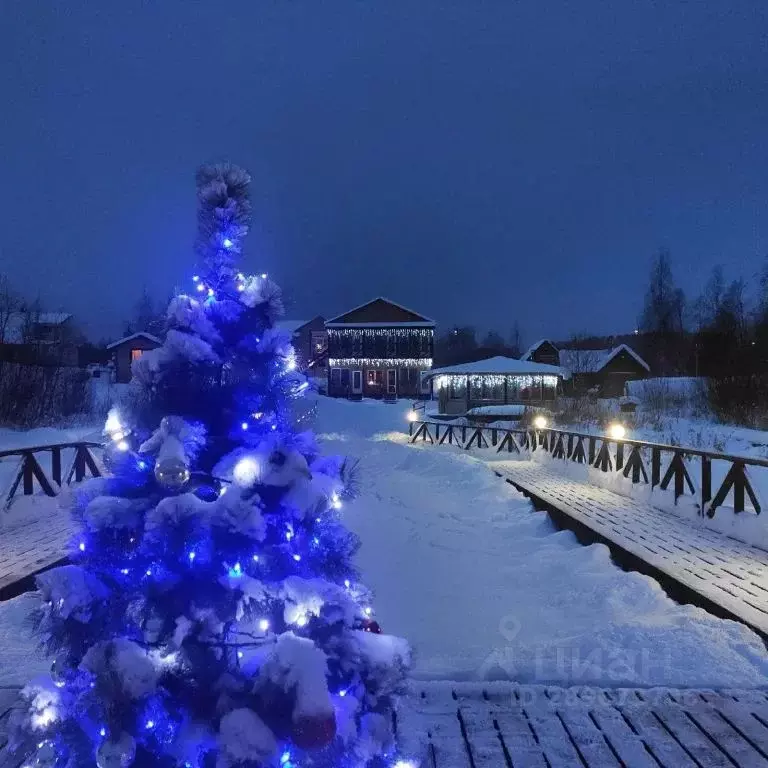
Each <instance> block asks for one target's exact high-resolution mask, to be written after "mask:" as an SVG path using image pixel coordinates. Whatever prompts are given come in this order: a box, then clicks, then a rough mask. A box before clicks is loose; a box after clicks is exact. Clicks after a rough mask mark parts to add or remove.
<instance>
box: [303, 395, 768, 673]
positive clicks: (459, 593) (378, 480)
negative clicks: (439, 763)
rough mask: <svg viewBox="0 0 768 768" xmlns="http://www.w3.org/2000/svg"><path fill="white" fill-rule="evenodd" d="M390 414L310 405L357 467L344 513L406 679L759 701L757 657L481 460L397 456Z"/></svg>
mask: <svg viewBox="0 0 768 768" xmlns="http://www.w3.org/2000/svg"><path fill="white" fill-rule="evenodd" d="M403 414H404V412H403V409H402V408H401V407H398V406H391V405H384V404H379V403H368V402H363V403H349V402H345V401H332V400H327V399H323V400H321V403H320V415H319V418H318V422H319V423H318V431H320V432H324V431H325V432H327V433H328V437H327V439H326V440H325V450H327V451H339V452H344V453H348V454H350V455H353V456H357V457H359V458H360V459H361V473H362V475H361V480H362V482H361V488H362V493H361V496H360V498H359V499H358V500H357V501H356V502H354V503H353V504H350V505H349V506H348V507H347V508H346V511H345V515H346V520H347V523H348V525H349V526H350V527H351V528H352V529H353V530H355V531H356V532H357V533H358V534H359V535H360V537H361V539H362V542H363V546H362V549H361V551H360V554H359V563H360V566H361V568H362V570H363V572H364V578H365V579H366V580H367V582H368V583H369V585H370V586H372V587H373V588H374V590H375V592H376V602H375V606H376V609H377V617H378V618H379V620H380V621H381V623H382V625H383V627H384V629H385V631H387V632H393V633H396V634H400V635H403V636H405V637H407V638H408V639H409V640H410V641H411V643H412V645H413V647H414V650H415V666H414V675H415V676H416V677H419V678H440V677H443V678H450V679H476V678H507V677H508V678H511V679H515V680H517V681H520V682H539V683H549V682H560V683H574V684H591V683H594V684H601V685H624V684H626V685H669V686H705V687H706V686H711V687H729V686H730V687H749V686H765V685H768V656H766V652H765V648H764V646H763V643H762V641H761V640H760V639H759V638H758V637H757V636H756V635H755V634H754V633H753V632H751V631H750V630H748V629H746V628H745V627H743V626H742V625H740V624H738V623H736V622H731V621H723V620H721V619H717V618H715V617H713V616H711V615H710V614H708V613H706V612H705V611H703V610H701V609H699V608H695V607H692V606H680V605H677V604H676V603H674V602H673V601H672V600H670V599H669V598H667V597H666V595H665V593H664V592H663V591H662V590H661V588H660V587H659V586H658V584H657V583H656V582H655V581H654V580H653V579H650V578H648V577H646V576H642V575H640V574H638V573H625V572H624V571H622V570H620V569H619V568H617V567H616V566H615V565H614V564H613V563H612V562H611V560H610V556H609V552H608V549H607V548H606V547H605V546H603V545H592V546H589V547H583V546H581V545H580V544H578V542H577V541H576V538H575V536H574V535H573V534H572V533H570V532H568V531H560V532H558V531H556V529H555V527H554V526H553V524H552V523H551V522H550V520H549V518H548V517H547V516H546V515H545V514H542V513H538V512H535V511H534V510H533V507H532V505H531V504H530V502H529V501H527V500H526V499H525V498H524V497H523V496H522V495H521V494H519V493H518V492H517V491H515V490H514V489H513V488H512V487H511V486H509V485H508V484H507V483H504V482H502V481H500V480H499V479H498V478H497V477H496V476H494V475H493V474H492V473H491V472H490V471H489V469H488V467H487V466H486V465H485V464H484V463H483V462H482V461H480V460H478V459H476V458H474V457H472V456H471V455H468V454H466V453H462V452H460V451H458V450H457V449H454V448H450V447H445V448H435V447H432V446H428V445H427V446H420V445H413V446H412V445H410V444H408V443H407V439H406V436H405V435H404V434H403V433H400V434H398V433H391V432H390V433H389V434H384V433H381V434H378V435H377V434H376V433H377V431H381V430H387V429H389V430H392V429H395V430H402V429H403V428H404V426H405V421H404V418H403Z"/></svg>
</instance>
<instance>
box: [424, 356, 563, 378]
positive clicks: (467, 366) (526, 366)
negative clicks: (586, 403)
mask: <svg viewBox="0 0 768 768" xmlns="http://www.w3.org/2000/svg"><path fill="white" fill-rule="evenodd" d="M483 373H490V374H498V375H500V376H504V375H509V376H526V375H527V376H562V375H563V372H562V370H561V369H560V368H558V367H557V366H556V365H546V364H544V363H534V362H531V361H530V360H518V359H517V358H515V357H503V356H502V355H497V356H496V357H489V358H487V359H485V360H476V361H475V362H473V363H461V364H460V365H448V366H446V367H444V368H433V369H432V370H431V371H429V372H428V373H425V374H424V378H432V377H433V376H451V375H455V376H466V375H471V376H472V375H477V374H483Z"/></svg>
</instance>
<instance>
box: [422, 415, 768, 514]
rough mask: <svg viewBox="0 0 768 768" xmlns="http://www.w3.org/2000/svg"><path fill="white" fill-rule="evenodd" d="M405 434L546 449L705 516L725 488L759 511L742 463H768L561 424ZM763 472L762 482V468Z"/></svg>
mask: <svg viewBox="0 0 768 768" xmlns="http://www.w3.org/2000/svg"><path fill="white" fill-rule="evenodd" d="M410 436H411V442H412V443H415V442H416V441H417V440H419V439H421V440H422V441H423V442H429V443H432V444H434V445H445V444H448V445H456V446H458V447H460V448H465V449H469V448H473V447H477V448H495V449H496V452H497V453H512V454H515V453H517V454H522V453H523V452H533V451H547V452H548V453H549V454H550V455H551V456H552V457H553V458H559V459H564V460H566V461H572V462H576V463H579V464H586V465H588V466H591V467H594V468H595V469H600V470H602V471H603V472H621V473H622V475H623V476H624V477H625V478H627V479H631V481H632V482H633V483H646V484H650V486H651V488H660V489H661V490H663V491H665V490H667V489H668V488H669V487H670V486H672V487H673V490H674V494H675V503H677V500H678V499H679V498H680V497H681V496H684V495H691V496H696V497H698V498H697V500H698V506H699V511H700V512H701V514H706V515H707V516H708V517H714V514H715V510H716V509H717V508H718V507H720V506H723V503H724V502H725V500H726V498H727V497H728V495H729V494H731V493H732V496H733V509H734V511H735V512H744V511H745V509H746V500H747V499H749V501H750V502H751V505H752V506H751V508H752V510H754V512H755V513H756V514H760V512H761V504H760V501H759V499H758V495H757V493H756V492H755V489H754V486H753V484H752V481H751V480H750V477H749V474H748V471H747V468H748V467H754V468H760V469H761V470H765V469H766V468H768V461H767V460H765V459H753V458H748V457H744V456H730V455H728V454H725V453H714V452H711V451H702V450H698V449H695V448H685V447H682V446H675V445H665V444H663V443H647V442H643V441H640V440H631V439H627V438H613V437H609V436H603V435H589V434H584V433H582V432H571V431H568V430H563V429H549V428H547V429H501V428H499V427H477V426H453V425H452V424H450V423H440V422H434V421H414V422H412V423H411V425H410ZM692 457H695V458H697V459H698V460H699V468H698V470H699V471H698V476H699V483H698V487H697V485H696V484H695V483H694V481H693V479H692V477H691V472H690V471H689V467H688V465H687V464H686V459H690V458H692ZM713 462H725V464H726V467H727V469H726V471H725V473H724V477H723V479H722V481H721V482H720V483H719V484H718V485H717V491H715V493H714V494H713V493H712V488H713V480H712V466H713ZM649 468H650V472H649ZM662 470H663V471H662ZM763 474H764V475H765V476H766V480H767V481H768V473H765V472H763Z"/></svg>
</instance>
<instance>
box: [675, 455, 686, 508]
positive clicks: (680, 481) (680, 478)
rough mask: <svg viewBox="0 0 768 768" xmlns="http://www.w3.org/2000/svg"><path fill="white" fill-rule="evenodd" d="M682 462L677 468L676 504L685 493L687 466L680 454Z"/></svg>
mask: <svg viewBox="0 0 768 768" xmlns="http://www.w3.org/2000/svg"><path fill="white" fill-rule="evenodd" d="M676 456H679V457H680V461H679V462H678V464H677V466H676V467H675V504H677V500H678V499H679V498H680V497H681V496H682V495H683V494H684V493H685V473H684V470H685V465H684V464H683V455H682V454H680V453H678V454H676Z"/></svg>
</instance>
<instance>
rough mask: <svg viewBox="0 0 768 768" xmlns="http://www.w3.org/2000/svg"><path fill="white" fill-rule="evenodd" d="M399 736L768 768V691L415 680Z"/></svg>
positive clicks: (483, 760)
mask: <svg viewBox="0 0 768 768" xmlns="http://www.w3.org/2000/svg"><path fill="white" fill-rule="evenodd" d="M17 695H18V691H17V690H15V689H0V768H19V766H21V765H23V764H25V760H24V758H25V755H24V754H10V753H9V752H8V751H7V749H6V748H5V745H6V743H7V726H8V718H9V716H10V712H11V710H12V709H13V706H14V704H15V703H16V698H17ZM397 734H398V746H399V753H400V754H401V755H402V757H403V759H404V760H405V759H407V760H411V761H412V764H413V765H419V766H420V768H585V767H586V768H619V767H620V766H627V768H659V767H660V766H661V768H732V766H737V768H768V697H767V696H766V693H765V692H764V691H719V692H717V691H709V690H700V691H699V690H674V689H671V690H670V689H661V688H653V689H634V688H632V689H601V688H557V687H543V686H519V685H515V684H513V683H447V682H426V683H416V682H414V683H412V684H411V690H410V692H409V694H408V695H407V696H405V697H403V698H402V699H401V701H400V706H399V709H398V713H397ZM32 746H34V745H32Z"/></svg>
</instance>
